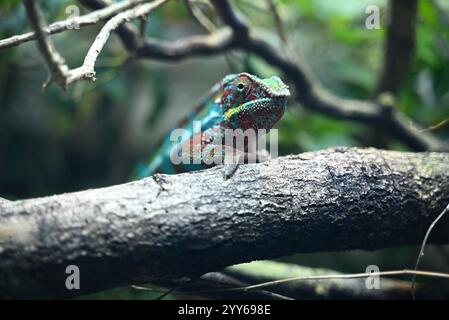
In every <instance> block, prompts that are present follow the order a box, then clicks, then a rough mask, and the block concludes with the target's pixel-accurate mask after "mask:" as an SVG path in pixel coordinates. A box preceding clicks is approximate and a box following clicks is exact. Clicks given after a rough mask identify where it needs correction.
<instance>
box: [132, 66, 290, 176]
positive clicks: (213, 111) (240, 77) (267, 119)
mask: <svg viewBox="0 0 449 320" xmlns="http://www.w3.org/2000/svg"><path fill="white" fill-rule="evenodd" d="M289 95H290V92H289V90H288V87H287V86H286V85H285V84H284V83H283V82H282V80H281V79H279V78H278V77H275V76H274V77H271V78H265V79H261V78H259V77H257V76H254V75H251V74H249V73H240V74H231V75H227V76H226V77H224V78H223V79H222V80H221V81H220V82H218V83H217V84H216V85H214V86H213V87H212V89H211V90H210V91H209V93H208V94H207V95H206V96H205V97H204V98H203V99H202V101H201V103H200V104H199V105H198V106H197V107H196V108H195V110H194V111H193V112H192V113H191V114H190V115H189V116H188V117H186V118H185V119H184V120H183V121H182V122H181V123H180V124H179V125H178V128H183V129H185V131H184V133H183V134H182V135H180V136H179V137H178V139H177V141H175V142H174V141H173V136H171V135H170V134H169V135H167V136H166V137H165V138H164V140H163V141H162V143H161V144H160V147H159V149H158V151H157V152H156V153H154V154H153V156H152V157H151V158H150V159H149V161H148V162H147V163H146V164H141V165H140V166H139V167H138V169H137V177H138V178H144V177H147V176H150V175H152V174H154V173H167V174H175V173H181V172H187V171H196V170H201V169H205V168H207V167H210V166H212V165H214V163H211V159H212V158H213V157H215V158H214V159H217V158H219V159H220V157H221V158H222V159H224V155H225V152H228V151H229V150H230V151H232V152H234V154H235V155H236V156H237V157H239V158H240V157H241V158H246V156H247V155H248V145H249V144H251V143H253V142H254V141H246V140H245V143H244V146H243V150H242V148H240V149H236V148H235V146H234V145H229V144H226V142H225V136H226V134H227V132H228V131H229V130H228V129H242V130H247V129H253V130H254V131H255V133H256V134H257V133H258V132H260V131H261V130H260V129H265V130H266V132H268V131H269V130H270V129H271V128H272V127H273V126H274V125H275V124H276V123H277V122H278V121H279V119H280V118H281V117H282V115H283V114H284V111H285V105H286V100H287V97H288V96H289ZM172 132H173V131H172ZM179 150H184V151H185V150H187V151H188V152H187V153H188V157H189V160H190V161H189V163H173V158H171V157H170V156H171V155H173V152H179ZM260 158H261V157H259V158H257V156H256V159H257V160H258V161H260V160H261V159H260ZM240 160H241V159H240ZM224 164H225V166H224V170H225V177H229V176H231V175H232V174H233V172H234V171H235V169H236V168H237V165H238V163H235V162H233V163H228V162H226V160H224Z"/></svg>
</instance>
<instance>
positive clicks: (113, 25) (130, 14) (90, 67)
mask: <svg viewBox="0 0 449 320" xmlns="http://www.w3.org/2000/svg"><path fill="white" fill-rule="evenodd" d="M166 1H167V0H155V1H153V2H151V3H147V4H141V5H139V6H137V7H135V8H132V9H128V10H126V11H124V12H122V13H119V14H117V15H116V16H114V17H113V18H111V19H110V20H109V21H108V22H107V23H106V24H105V25H104V27H103V28H102V29H101V31H100V33H99V34H98V35H97V37H96V38H95V41H94V42H93V43H92V45H91V46H90V48H89V50H88V52H87V54H86V57H85V58H84V62H83V65H82V66H81V67H78V68H76V69H73V70H72V71H71V73H70V77H69V79H68V83H71V82H74V81H77V80H80V79H92V80H95V62H96V61H97V58H98V55H99V54H100V52H101V50H103V47H104V45H105V44H106V41H107V40H108V39H109V36H110V35H111V32H112V31H114V30H115V29H117V28H118V27H119V26H120V25H121V24H123V23H125V22H127V21H130V20H133V19H136V18H141V17H144V16H146V15H148V14H149V13H150V12H151V11H153V10H154V9H156V8H157V7H158V6H160V5H162V4H163V3H164V2H166Z"/></svg>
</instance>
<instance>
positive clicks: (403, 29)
mask: <svg viewBox="0 0 449 320" xmlns="http://www.w3.org/2000/svg"><path fill="white" fill-rule="evenodd" d="M417 12H418V1H417V0H390V21H389V26H388V32H387V40H386V43H385V53H384V63H383V69H382V71H381V74H380V77H379V80H378V84H377V88H376V90H375V93H376V95H378V94H380V93H382V92H391V93H393V94H395V93H396V92H397V91H398V89H399V88H400V86H401V85H402V82H403V80H404V79H405V76H406V75H407V72H408V71H409V67H410V63H411V60H412V56H413V50H414V48H415V37H416V17H417Z"/></svg>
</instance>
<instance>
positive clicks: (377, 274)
mask: <svg viewBox="0 0 449 320" xmlns="http://www.w3.org/2000/svg"><path fill="white" fill-rule="evenodd" d="M401 275H415V276H416V275H418V276H425V277H432V278H444V279H449V273H441V272H432V271H420V270H408V269H404V270H391V271H381V272H364V273H353V274H330V275H320V276H299V277H293V278H288V279H280V280H273V281H267V282H263V283H258V284H254V285H250V286H243V287H238V288H227V289H222V290H220V291H247V290H253V289H260V288H265V287H270V286H274V285H277V284H282V283H287V282H294V281H310V280H333V279H357V278H368V277H380V276H401ZM213 291H216V290H213ZM217 291H218V290H217ZM202 292H207V291H206V290H204V291H202ZM189 293H201V291H196V292H189Z"/></svg>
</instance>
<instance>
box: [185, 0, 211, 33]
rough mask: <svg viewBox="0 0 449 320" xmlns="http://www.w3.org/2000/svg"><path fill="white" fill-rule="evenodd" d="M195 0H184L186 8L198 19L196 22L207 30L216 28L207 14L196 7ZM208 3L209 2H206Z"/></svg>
mask: <svg viewBox="0 0 449 320" xmlns="http://www.w3.org/2000/svg"><path fill="white" fill-rule="evenodd" d="M196 3H197V1H196V0H186V4H187V8H188V9H189V11H190V13H191V15H192V16H193V17H194V18H195V19H196V21H198V23H199V24H200V25H201V26H202V27H203V28H204V30H206V31H208V32H213V31H215V30H217V26H216V25H215V24H214V23H213V22H212V21H211V20H210V19H209V17H208V16H206V15H205V14H204V12H203V11H202V10H201V9H200V8H199V7H198V5H197V4H196ZM207 4H209V3H207ZM209 5H210V4H209Z"/></svg>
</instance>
